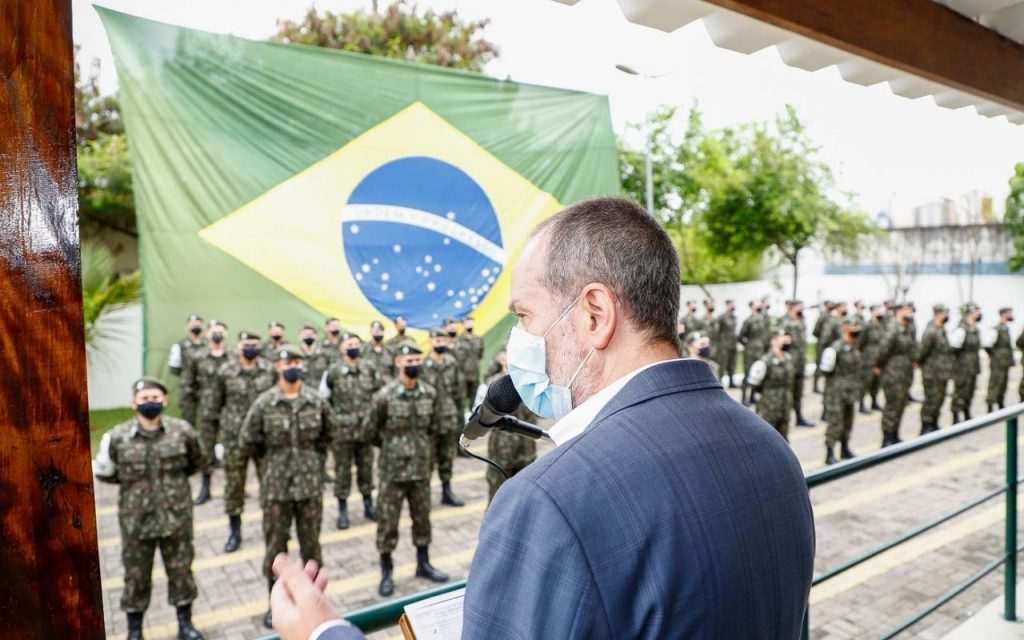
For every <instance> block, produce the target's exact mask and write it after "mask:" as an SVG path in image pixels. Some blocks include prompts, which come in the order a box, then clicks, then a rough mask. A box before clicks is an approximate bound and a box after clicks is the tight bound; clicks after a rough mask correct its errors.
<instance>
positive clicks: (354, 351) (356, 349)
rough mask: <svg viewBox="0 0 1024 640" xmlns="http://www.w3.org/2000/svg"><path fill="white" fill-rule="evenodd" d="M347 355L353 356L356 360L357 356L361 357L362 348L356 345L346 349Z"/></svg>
mask: <svg viewBox="0 0 1024 640" xmlns="http://www.w3.org/2000/svg"><path fill="white" fill-rule="evenodd" d="M345 355H346V356H348V357H350V358H352V359H353V360H354V359H355V358H358V357H359V355H360V349H359V347H354V348H352V349H345Z"/></svg>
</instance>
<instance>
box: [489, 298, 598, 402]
mask: <svg viewBox="0 0 1024 640" xmlns="http://www.w3.org/2000/svg"><path fill="white" fill-rule="evenodd" d="M577 300H579V297H577V298H576V300H573V301H572V304H570V305H569V306H568V307H567V308H566V309H565V311H563V312H562V314H561V315H559V316H558V318H556V319H555V321H554V322H553V323H552V324H551V327H549V328H548V330H547V331H545V332H544V335H542V336H535V335H533V334H532V333H529V332H527V331H524V330H523V329H520V328H519V325H516V326H514V327H512V333H511V334H510V335H509V337H508V346H507V347H506V356H507V358H508V373H509V375H510V376H511V377H512V385H513V386H515V388H516V391H518V392H519V396H520V397H521V398H522V399H523V404H525V405H526V408H527V409H529V410H530V411H532V412H534V413H535V414H537V415H538V416H540V417H542V418H549V419H552V420H560V419H561V418H563V417H565V416H566V415H567V414H568V413H569V412H570V411H572V391H571V389H572V383H573V382H575V381H576V377H577V376H578V375H579V374H580V371H582V370H583V365H584V364H586V362H587V359H588V358H590V355H591V354H592V353H593V352H594V350H593V349H591V350H590V352H589V353H587V355H586V356H585V357H584V358H583V362H581V363H580V366H579V367H577V368H576V372H575V373H573V374H572V378H570V379H569V384H568V385H566V386H562V385H557V384H552V382H551V378H549V377H548V374H547V366H546V363H547V357H546V346H545V342H544V338H546V337H547V335H548V334H549V333H551V330H552V329H554V328H555V325H557V324H558V323H559V322H560V321H561V320H562V318H564V317H565V316H566V315H567V314H568V313H569V311H571V310H572V308H573V306H574V305H575V304H576V301H577Z"/></svg>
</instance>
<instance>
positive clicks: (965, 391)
mask: <svg viewBox="0 0 1024 640" xmlns="http://www.w3.org/2000/svg"><path fill="white" fill-rule="evenodd" d="M977 387H978V374H976V373H975V374H970V375H958V376H956V377H955V378H953V411H956V412H957V413H961V412H963V411H970V410H971V403H972V402H973V401H974V390H975V389H976V388H977Z"/></svg>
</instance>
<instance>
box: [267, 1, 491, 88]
mask: <svg viewBox="0 0 1024 640" xmlns="http://www.w3.org/2000/svg"><path fill="white" fill-rule="evenodd" d="M487 23H488V21H487V20H480V21H471V22H468V21H464V20H462V19H461V18H460V17H459V15H458V12H457V11H446V12H443V13H436V12H434V11H432V10H429V9H428V10H427V11H426V12H425V13H424V14H423V15H419V14H418V12H417V8H416V6H415V5H412V6H410V5H409V4H408V2H406V0H395V1H394V2H392V3H391V4H389V5H388V6H387V7H385V8H384V9H383V10H382V9H380V8H379V7H378V5H377V2H374V3H373V8H372V10H371V11H370V12H369V13H367V12H365V11H362V10H358V11H356V12H354V13H331V12H330V11H324V12H323V13H322V14H321V13H319V12H318V11H317V10H316V7H312V6H311V7H310V8H309V10H308V11H307V12H306V16H305V17H304V18H303V19H302V21H301V22H298V23H296V22H293V21H291V20H281V21H278V25H277V26H278V29H277V33H276V34H275V35H274V36H273V37H272V38H271V39H272V40H275V41H278V42H287V43H296V44H308V45H314V46H318V47H328V48H330V49H341V50H342V51H355V52H359V53H368V54H372V55H377V56H384V57H387V58H399V59H402V60H410V61H416V62H424V63H427V64H434V65H437V66H440V67H452V68H455V69H466V70H469V71H482V70H483V68H484V66H486V65H487V63H488V62H490V61H491V60H493V59H494V58H496V57H497V56H498V49H497V47H496V46H495V45H494V44H493V43H491V42H489V41H487V40H485V39H484V38H483V37H481V31H483V29H484V27H486V26H487Z"/></svg>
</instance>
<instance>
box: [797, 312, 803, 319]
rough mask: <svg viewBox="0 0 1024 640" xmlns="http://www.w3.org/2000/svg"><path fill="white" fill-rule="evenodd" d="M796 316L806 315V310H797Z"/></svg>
mask: <svg viewBox="0 0 1024 640" xmlns="http://www.w3.org/2000/svg"><path fill="white" fill-rule="evenodd" d="M796 317H798V318H802V317H804V312H803V311H797V312H796Z"/></svg>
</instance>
